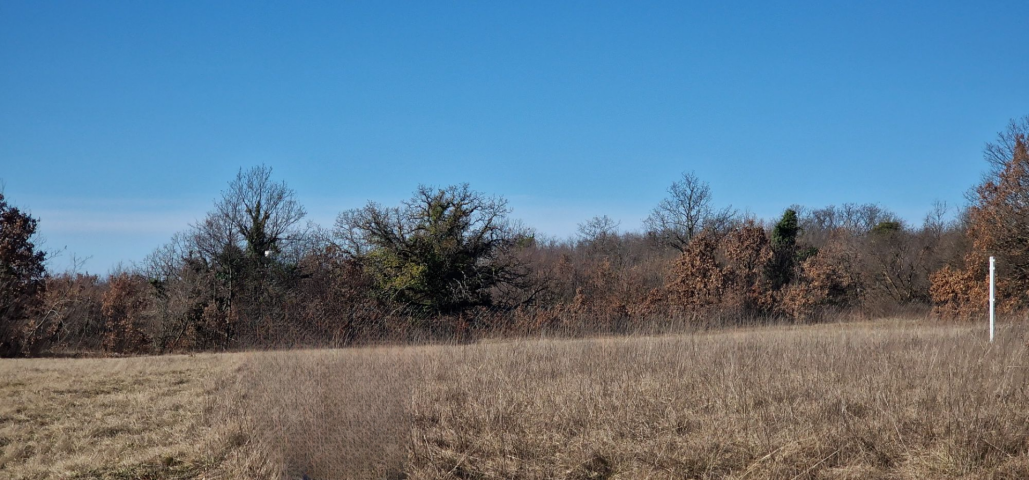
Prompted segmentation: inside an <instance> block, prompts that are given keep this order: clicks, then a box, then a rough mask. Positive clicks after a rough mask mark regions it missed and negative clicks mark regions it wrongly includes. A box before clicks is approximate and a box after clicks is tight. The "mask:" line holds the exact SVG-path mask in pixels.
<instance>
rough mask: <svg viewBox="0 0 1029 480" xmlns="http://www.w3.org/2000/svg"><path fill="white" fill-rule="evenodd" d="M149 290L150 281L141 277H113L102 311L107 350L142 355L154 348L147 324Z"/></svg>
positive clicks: (122, 275) (104, 344)
mask: <svg viewBox="0 0 1029 480" xmlns="http://www.w3.org/2000/svg"><path fill="white" fill-rule="evenodd" d="M148 288H149V285H148V284H147V282H146V280H145V279H143V278H142V277H140V276H137V275H131V274H128V273H122V274H118V275H116V276H114V277H111V279H110V280H109V282H108V288H107V291H106V292H104V295H103V300H102V304H101V307H100V311H101V313H102V314H103V316H104V320H105V327H106V328H105V330H106V331H105V334H104V340H103V348H104V350H106V351H108V352H113V353H141V352H145V351H148V350H149V349H150V348H151V344H150V342H151V340H150V339H151V337H150V335H149V334H148V333H147V331H146V328H145V326H144V321H143V314H144V312H145V310H146V308H147V307H148V304H149V302H148V300H149V298H148V292H147V290H148Z"/></svg>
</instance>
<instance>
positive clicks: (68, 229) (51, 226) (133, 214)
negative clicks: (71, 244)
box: [30, 198, 207, 235]
mask: <svg viewBox="0 0 1029 480" xmlns="http://www.w3.org/2000/svg"><path fill="white" fill-rule="evenodd" d="M30 212H31V214H32V216H33V217H35V218H37V219H38V220H39V223H40V230H42V231H43V232H44V233H46V234H50V233H55V234H76V233H90V234H102V233H110V234H119V235H125V234H130V235H131V234H169V235H170V234H172V233H175V232H177V231H180V230H183V229H185V228H188V227H189V225H190V224H191V223H193V222H195V221H196V220H197V219H199V218H203V216H204V215H206V213H207V209H205V208H204V207H203V206H201V205H200V204H198V203H197V202H190V203H183V202H181V201H178V202H176V201H171V200H165V199H119V198H107V199H48V200H46V201H43V202H37V203H35V205H34V208H31V209H30Z"/></svg>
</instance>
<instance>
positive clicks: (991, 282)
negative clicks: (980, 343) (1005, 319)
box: [990, 257, 995, 342]
mask: <svg viewBox="0 0 1029 480" xmlns="http://www.w3.org/2000/svg"><path fill="white" fill-rule="evenodd" d="M993 263H994V262H993V257H990V342H993V304H994V301H995V300H994V296H993Z"/></svg>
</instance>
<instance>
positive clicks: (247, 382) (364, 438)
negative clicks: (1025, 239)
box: [0, 320, 1029, 479]
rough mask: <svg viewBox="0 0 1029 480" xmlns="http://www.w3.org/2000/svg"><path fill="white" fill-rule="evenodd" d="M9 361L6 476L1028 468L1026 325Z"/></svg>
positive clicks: (886, 326)
mask: <svg viewBox="0 0 1029 480" xmlns="http://www.w3.org/2000/svg"><path fill="white" fill-rule="evenodd" d="M983 330H984V329H983V328H982V326H981V325H977V326H975V327H972V326H968V325H960V324H932V323H927V322H922V321H907V320H883V321H878V322H870V323H843V324H822V325H811V326H781V327H756V328H752V329H736V330H721V331H710V332H701V333H695V334H682V335H667V336H653V337H648V336H629V337H612V338H600V339H586V340H562V339H536V340H513V341H497V342H480V343H478V344H470V345H449V346H412V347H377V348H355V349H342V350H306V351H305V350H294V351H279V352H255V353H230V354H198V355H194V356H163V357H136V358H114V359H29V360H3V361H0V478H12V479H40V478H110V479H115V478H118V479H122V478H126V479H127V478H150V479H163V478H168V479H171V478H302V477H303V476H304V475H307V476H308V477H309V478H312V479H332V478H418V479H420V478H573V479H599V478H737V479H743V478H787V479H789V478H854V479H857V478H862V479H868V478H1012V479H1014V478H1029V348H1027V346H1026V329H1025V328H1023V327H1022V326H1021V325H1018V326H1005V327H1003V328H1001V329H1000V330H999V335H998V340H997V342H995V343H993V344H990V343H989V342H987V341H986V338H985V332H984V331H983Z"/></svg>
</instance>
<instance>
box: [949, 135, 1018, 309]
mask: <svg viewBox="0 0 1029 480" xmlns="http://www.w3.org/2000/svg"><path fill="white" fill-rule="evenodd" d="M1011 137H1012V139H1013V146H1012V148H1011V158H1010V160H1009V161H1008V162H1007V163H1005V164H1003V165H1002V166H1000V168H998V169H997V171H996V173H995V175H994V176H993V177H991V178H987V179H986V180H984V181H983V183H982V184H980V185H979V186H978V187H977V188H976V197H975V199H974V201H973V204H972V206H971V207H969V209H968V229H967V232H966V235H967V237H968V239H969V240H970V241H971V242H970V243H971V250H970V251H969V252H968V253H967V254H966V255H965V257H964V260H963V262H962V263H963V264H962V265H958V266H954V267H947V268H944V269H942V270H940V271H938V272H936V273H935V274H933V276H932V285H931V290H930V291H931V296H932V300H933V303H934V305H935V311H936V312H937V313H938V314H939V315H941V316H947V317H964V318H968V317H973V316H977V314H981V313H982V312H984V307H985V306H986V299H987V295H988V293H987V286H986V280H987V275H988V271H987V266H988V257H990V256H994V257H996V258H997V265H998V267H997V274H998V282H997V284H996V291H997V298H998V307H999V310H1000V311H1001V312H1010V311H1013V310H1018V309H1025V308H1027V307H1029V296H1027V295H1026V293H1027V292H1029V151H1027V146H1026V135H1025V132H1014V133H1012V135H1011ZM988 151H990V150H989V148H988Z"/></svg>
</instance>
